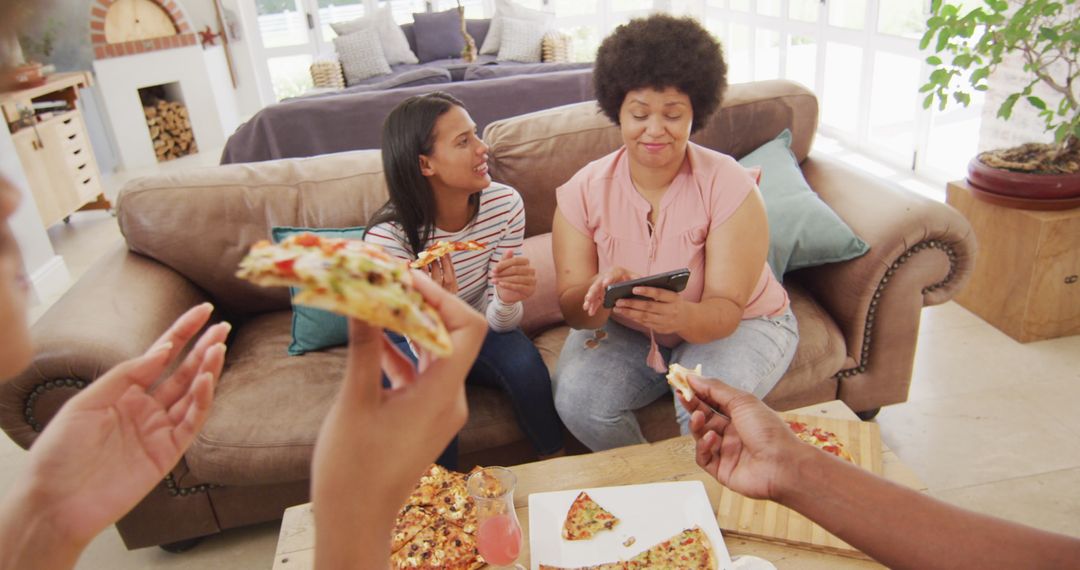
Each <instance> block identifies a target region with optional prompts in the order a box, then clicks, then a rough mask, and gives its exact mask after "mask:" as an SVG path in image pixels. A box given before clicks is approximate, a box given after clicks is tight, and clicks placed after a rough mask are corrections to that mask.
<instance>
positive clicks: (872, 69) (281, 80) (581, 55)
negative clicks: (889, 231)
mask: <svg viewBox="0 0 1080 570" xmlns="http://www.w3.org/2000/svg"><path fill="white" fill-rule="evenodd" d="M246 1H247V2H251V3H253V4H254V5H255V6H257V12H258V21H259V29H260V32H261V36H262V40H263V44H264V46H263V47H264V53H263V57H264V58H265V60H266V61H267V62H268V67H269V68H270V72H269V75H270V77H271V79H272V84H273V91H274V95H275V97H276V98H281V97H285V96H291V95H295V94H298V93H299V92H301V91H303V90H305V89H306V88H307V87H309V86H310V79H308V77H307V75H308V74H307V65H308V64H310V62H311V61H312V59H313V58H314V57H318V56H319V54H323V53H332V51H333V47H332V45H330V43H329V42H330V41H331V40H332V38H333V37H334V34H333V31H332V30H331V29H330V27H329V24H330V23H332V22H340V21H345V20H349V19H352V18H356V17H359V16H362V15H364V14H365V13H370V11H371V10H375V9H376V8H378V7H381V6H384V5H387V4H388V5H389V6H390V7H391V10H392V12H393V14H394V18H395V20H396V21H397V22H398V23H406V22H409V21H412V15H413V13H414V12H423V11H438V10H446V9H449V8H453V7H454V6H456V5H457V2H456V0H382V1H379V0H246ZM514 1H516V2H517V3H519V4H521V5H523V6H527V7H529V8H534V9H540V10H546V11H550V12H553V13H554V14H555V21H556V27H557V28H558V29H560V30H561V31H563V32H565V33H567V34H569V35H570V36H572V37H573V40H574V51H573V56H572V57H573V58H574V59H575V60H577V61H591V60H592V59H593V58H594V57H595V55H596V49H597V47H598V46H599V45H600V42H601V41H602V40H603V38H604V37H605V36H606V35H607V34H609V33H610V32H611V31H612V30H614V29H615V27H616V26H618V25H619V24H622V23H624V22H626V21H628V20H630V19H631V18H634V17H639V16H645V15H648V14H649V13H652V12H656V11H667V12H671V13H673V14H676V15H690V16H694V17H696V18H698V19H699V20H700V21H701V22H703V23H704V25H705V26H706V28H708V29H709V30H710V31H711V32H712V33H713V34H714V35H715V36H716V37H717V38H718V39H720V40H721V42H722V43H723V46H724V54H725V56H726V57H727V60H728V69H729V81H730V82H732V83H739V82H745V81H757V80H764V79H774V78H786V79H791V80H794V81H798V82H799V83H802V84H804V85H806V86H807V87H809V88H810V89H811V90H813V91H814V92H815V93H816V94H817V95H818V98H819V102H820V109H821V115H820V118H821V132H822V133H823V134H825V135H827V136H829V137H832V138H835V139H837V140H839V141H840V142H842V143H845V144H847V145H849V146H851V147H853V148H858V149H859V150H860V151H861V152H866V153H869V154H872V155H875V156H876V158H879V159H882V160H885V161H886V162H889V163H891V164H892V165H893V166H896V167H899V168H904V169H915V170H916V171H917V172H919V173H922V174H926V175H929V176H930V177H932V178H934V179H936V180H945V179H950V178H955V177H959V176H962V175H963V172H964V166H965V163H966V157H968V156H971V155H973V154H974V152H975V143H976V138H977V134H978V124H979V116H980V113H981V101H979V100H977V99H976V100H975V101H974V104H973V105H972V106H971V107H969V108H966V109H964V108H958V109H949V110H948V111H947V112H945V113H937V112H935V111H933V110H929V111H927V110H923V109H922V108H921V106H920V99H919V97H918V88H919V86H920V85H921V84H922V83H923V82H924V80H925V77H926V74H927V73H928V70H927V69H926V65H925V64H924V63H923V59H924V57H925V54H921V53H920V52H919V51H918V45H917V43H918V39H919V37H920V36H921V33H922V29H923V27H924V25H925V24H924V20H925V16H924V14H925V13H926V9H927V4H928V3H929V0H514ZM965 1H971V0H965ZM461 4H462V6H464V7H465V12H466V15H467V17H469V18H481V17H490V16H491V14H492V13H493V12H494V0H461ZM309 14H310V15H309Z"/></svg>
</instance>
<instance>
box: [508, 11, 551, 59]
mask: <svg viewBox="0 0 1080 570" xmlns="http://www.w3.org/2000/svg"><path fill="white" fill-rule="evenodd" d="M502 34H503V39H502V45H500V46H499V57H498V60H499V61H520V62H522V63H540V61H541V56H542V54H543V46H544V35H545V34H547V30H545V29H544V28H541V27H539V26H537V25H536V23H534V22H530V21H528V20H520V19H518V18H503V25H502Z"/></svg>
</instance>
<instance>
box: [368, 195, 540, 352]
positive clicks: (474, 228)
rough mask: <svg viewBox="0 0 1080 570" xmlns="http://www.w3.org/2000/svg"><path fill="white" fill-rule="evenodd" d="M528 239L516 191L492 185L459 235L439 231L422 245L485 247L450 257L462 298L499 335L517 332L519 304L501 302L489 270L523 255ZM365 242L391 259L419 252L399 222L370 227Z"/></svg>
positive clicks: (520, 309)
mask: <svg viewBox="0 0 1080 570" xmlns="http://www.w3.org/2000/svg"><path fill="white" fill-rule="evenodd" d="M524 237H525V206H524V204H523V203H522V201H521V196H520V195H519V194H518V193H517V190H514V189H513V188H511V187H509V186H506V185H504V184H499V183H497V182H493V183H492V184H491V185H490V186H488V187H487V188H485V189H484V190H483V191H482V192H481V193H480V208H479V211H478V212H477V214H476V218H475V219H474V220H473V221H472V222H471V223H470V224H469V225H467V226H465V228H463V229H462V230H461V231H458V232H446V231H443V230H441V229H439V228H438V227H436V228H435V231H434V232H433V235H432V237H431V239H430V240H429V241H428V242H427V243H425V244H424V247H425V248H427V247H428V246H430V245H432V244H434V243H435V242H437V241H470V240H472V241H478V242H483V243H485V244H487V247H485V248H484V250H483V251H455V252H453V253H451V254H450V260H451V262H452V263H453V264H454V275H455V276H457V282H458V297H460V298H461V299H462V300H464V301H465V302H466V303H468V304H469V305H471V306H472V307H473V308H474V309H476V310H477V311H480V312H483V313H485V315H486V316H487V322H488V326H489V327H491V329H492V330H494V331H495V332H507V331H510V330H513V329H514V328H515V327H517V326H518V324H519V323H521V317H522V314H523V310H522V305H521V302H520V301H519V302H517V303H510V304H507V303H503V302H502V300H501V299H499V296H498V295H497V294H496V292H495V285H494V284H493V283H492V282H491V272H492V271H494V270H495V266H496V265H497V264H498V263H499V260H501V259H502V258H503V255H505V254H506V252H507V251H510V252H513V254H514V255H521V244H522V242H523V241H524ZM364 241H367V242H370V243H374V244H378V245H380V246H382V247H383V248H385V249H386V251H387V252H388V253H390V254H391V255H393V256H395V257H398V258H400V259H404V260H406V261H412V260H414V259H416V254H415V253H413V251H412V249H411V248H410V247H409V240H408V238H407V237H405V232H404V231H403V230H402V229H401V226H400V225H398V224H397V223H396V222H388V223H382V224H378V225H375V226H373V227H371V228H368V230H367V232H366V233H365V234H364Z"/></svg>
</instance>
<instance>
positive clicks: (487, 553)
mask: <svg viewBox="0 0 1080 570" xmlns="http://www.w3.org/2000/svg"><path fill="white" fill-rule="evenodd" d="M515 485H517V477H516V476H514V474H513V473H512V472H511V471H510V470H509V469H507V468H505V467H485V468H483V469H481V470H479V471H477V472H476V473H473V474H472V475H470V476H469V479H468V482H467V487H468V490H469V496H470V497H472V500H473V504H474V506H475V507H476V522H477V528H478V530H477V532H476V547H477V549H478V550H479V551H480V556H483V557H484V560H486V561H487V563H488V564H490V565H492V566H493V567H495V568H513V569H516V570H525V567H524V566H522V565H520V564H516V562H517V559H518V554H520V553H521V523H519V522H518V518H517V511H516V510H515V509H514V486H515Z"/></svg>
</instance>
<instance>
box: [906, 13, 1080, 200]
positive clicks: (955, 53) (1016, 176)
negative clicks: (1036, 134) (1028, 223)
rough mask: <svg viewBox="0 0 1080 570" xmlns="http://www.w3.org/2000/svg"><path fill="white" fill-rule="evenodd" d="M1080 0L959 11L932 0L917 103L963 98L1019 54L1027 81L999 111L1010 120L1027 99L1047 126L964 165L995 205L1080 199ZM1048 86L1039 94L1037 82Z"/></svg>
mask: <svg viewBox="0 0 1080 570" xmlns="http://www.w3.org/2000/svg"><path fill="white" fill-rule="evenodd" d="M1078 2H1080V0H1013V1H1012V2H1009V1H1007V0H983V5H981V6H979V7H977V8H974V9H970V10H966V11H965V10H964V9H963V8H961V7H960V6H958V5H956V4H953V3H949V2H944V1H942V0H932V1H931V4H930V16H929V19H928V20H927V26H926V33H925V34H923V37H922V41H921V42H920V47H921V48H922V49H924V50H926V49H932V51H933V54H932V55H930V56H929V57H927V58H926V62H927V63H928V64H930V65H931V66H933V69H932V72H931V74H930V78H929V81H927V83H926V84H925V85H923V86H922V87H921V88H920V92H922V93H925V94H926V97H925V98H924V99H923V107H924V108H929V107H930V106H931V105H933V104H934V102H935V100H936V101H937V104H938V106H939V108H941V109H945V108H946V107H947V106H948V105H950V104H953V103H957V104H960V105H964V106H966V105H968V103H970V101H971V95H972V92H973V91H986V90H988V88H989V86H988V79H990V77H991V74H992V73H993V71H994V70H995V69H997V68H998V67H999V66H1000V65H1001V63H1002V62H1003V61H1007V58H1008V57H1010V56H1012V57H1019V58H1020V59H1021V60H1022V61H1023V72H1022V73H1023V74H1024V77H1025V83H1024V84H1023V86H1022V87H1021V88H1019V89H1018V90H1017V91H1015V92H1013V93H1011V94H1009V95H1008V96H1007V97H1006V98H1005V100H1004V101H1003V102H1002V104H1001V106H1000V107H999V108H998V110H997V116H998V117H1000V118H1002V119H1004V120H1008V119H1009V118H1010V117H1012V116H1013V110H1014V108H1015V106H1016V105H1017V104H1022V105H1030V106H1031V107H1032V108H1034V109H1035V110H1036V111H1037V113H1038V116H1039V118H1040V119H1042V120H1043V121H1044V122H1045V127H1046V131H1047V132H1053V134H1054V141H1053V142H1052V143H1028V144H1023V145H1021V146H1018V147H1014V148H1009V149H999V150H992V151H987V152H984V153H981V154H979V155H978V156H976V157H975V158H973V159H972V161H971V162H970V163H969V165H968V182H969V183H970V185H971V186H972V188H973V190H974V191H975V192H974V194H975V195H976V196H977V197H980V198H982V199H985V200H989V201H992V202H996V203H998V204H1002V205H1007V206H1013V207H1021V208H1030V209H1061V208H1071V207H1078V206H1080V59H1078V56H1080V4H1078ZM1038 85H1042V86H1044V87H1043V90H1044V91H1047V90H1048V91H1049V92H1051V93H1053V98H1050V97H1047V98H1045V99H1044V98H1042V97H1039V96H1038V95H1037V93H1036V91H1035V90H1036V86H1038Z"/></svg>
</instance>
